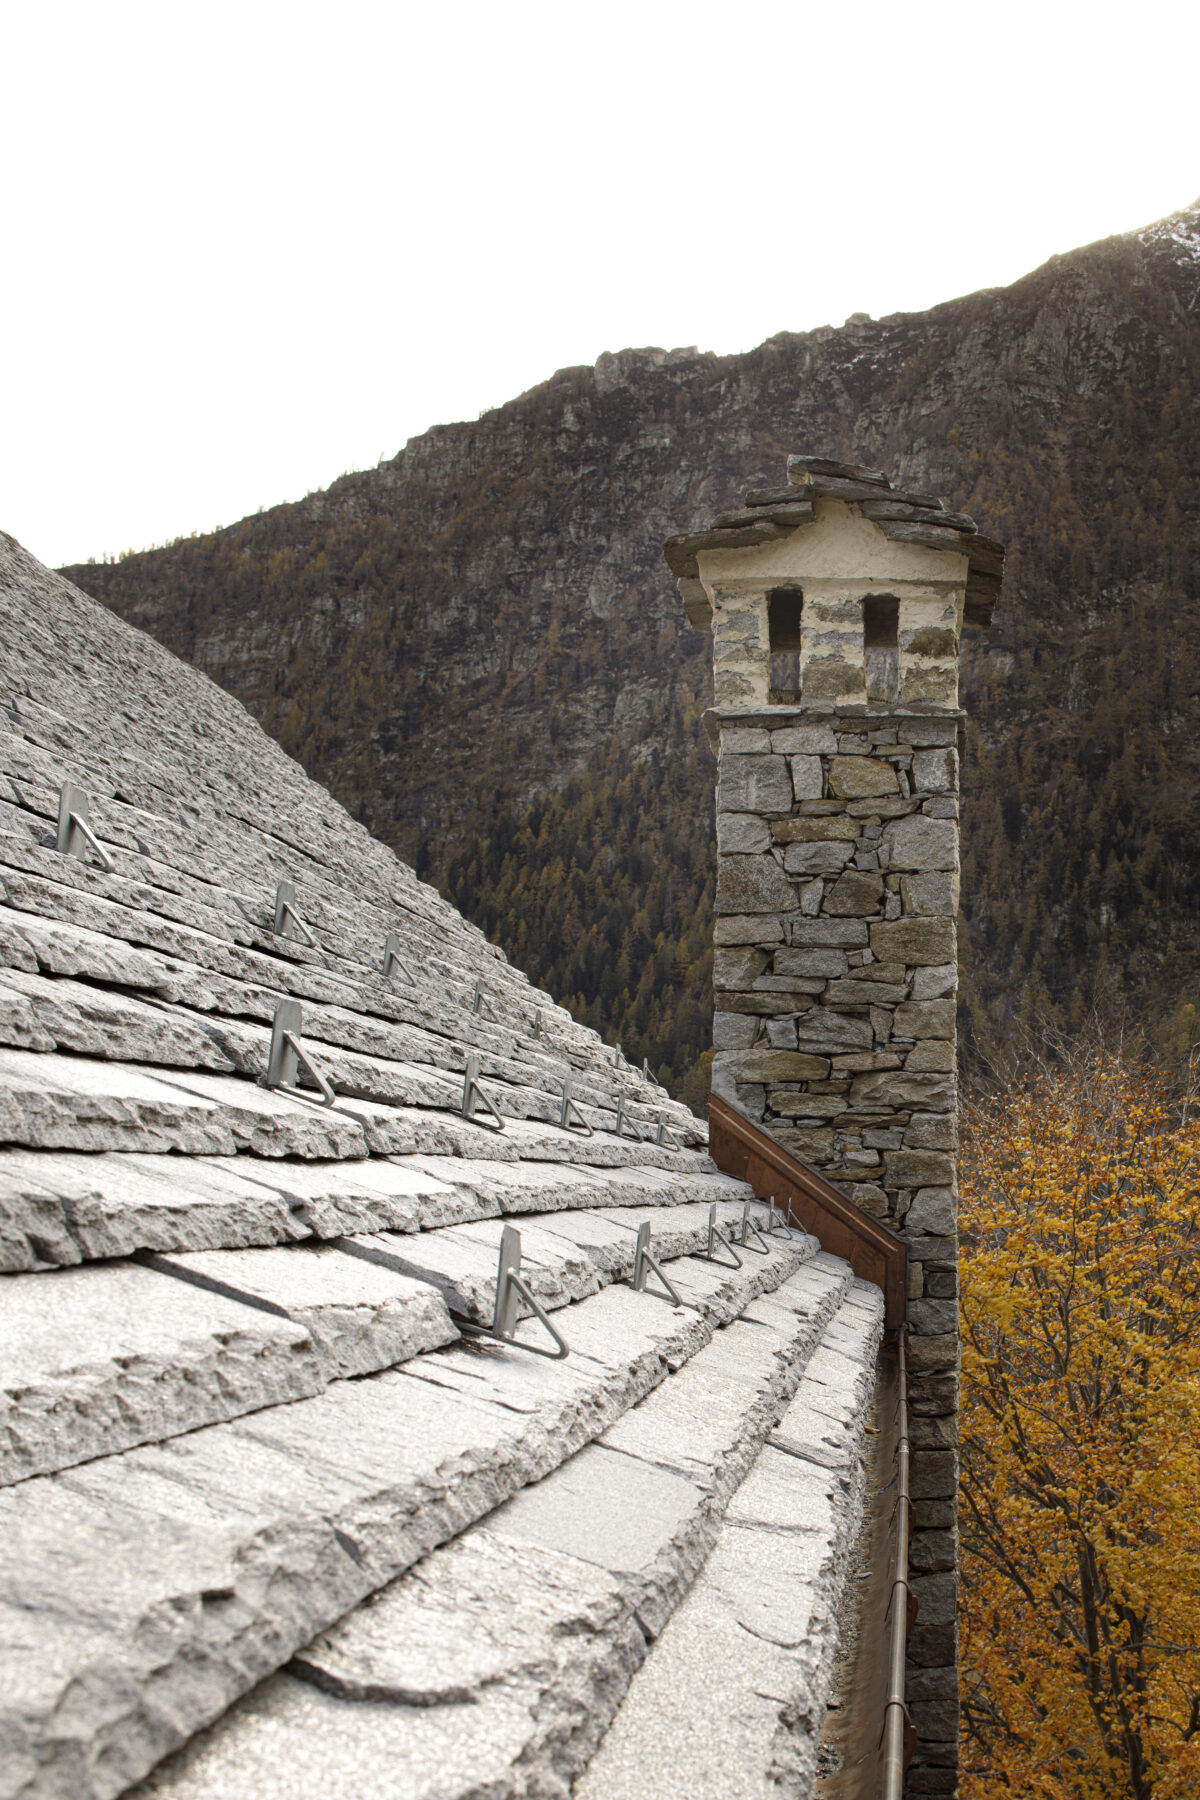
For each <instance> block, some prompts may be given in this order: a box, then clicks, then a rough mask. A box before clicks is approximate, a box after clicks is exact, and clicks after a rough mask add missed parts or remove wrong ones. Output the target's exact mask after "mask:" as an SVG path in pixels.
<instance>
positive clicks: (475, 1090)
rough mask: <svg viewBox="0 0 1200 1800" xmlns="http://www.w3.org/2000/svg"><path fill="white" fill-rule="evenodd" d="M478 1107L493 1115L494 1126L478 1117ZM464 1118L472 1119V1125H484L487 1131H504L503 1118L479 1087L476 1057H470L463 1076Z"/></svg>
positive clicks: (477, 1059)
mask: <svg viewBox="0 0 1200 1800" xmlns="http://www.w3.org/2000/svg"><path fill="white" fill-rule="evenodd" d="M477 1106H482V1107H485V1108H486V1109H487V1111H488V1112H490V1113H491V1115H492V1118H493V1119H494V1120H495V1124H494V1125H493V1124H492V1123H491V1122H490V1121H489V1120H487V1119H481V1118H480V1117H479V1116H478V1114H477V1113H476V1111H475V1108H476V1107H477ZM462 1116H463V1118H464V1119H470V1121H471V1123H472V1125H482V1126H483V1127H484V1129H485V1130H487V1131H503V1130H504V1119H503V1117H502V1116H501V1114H500V1113H499V1112H498V1111H497V1109H496V1108H495V1107H494V1106H493V1105H492V1103H491V1101H490V1100H489V1099H488V1097H487V1095H486V1094H485V1093H484V1091H483V1089H482V1088H481V1087H480V1085H479V1058H478V1057H477V1056H475V1055H471V1056H468V1058H467V1067H466V1073H465V1074H464V1076H463V1092H462Z"/></svg>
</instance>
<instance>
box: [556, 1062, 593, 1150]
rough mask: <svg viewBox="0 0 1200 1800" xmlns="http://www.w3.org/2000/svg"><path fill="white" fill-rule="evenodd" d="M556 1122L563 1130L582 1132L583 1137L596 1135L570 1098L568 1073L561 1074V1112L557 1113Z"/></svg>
mask: <svg viewBox="0 0 1200 1800" xmlns="http://www.w3.org/2000/svg"><path fill="white" fill-rule="evenodd" d="M572 1114H574V1117H572ZM558 1122H559V1124H560V1125H561V1127H562V1129H563V1130H564V1131H579V1132H582V1133H583V1135H584V1137H594V1136H595V1135H596V1134H595V1132H594V1131H593V1130H592V1128H591V1126H590V1125H589V1124H588V1122H587V1120H586V1119H585V1118H584V1116H583V1114H582V1113H581V1112H580V1110H579V1108H578V1106H577V1105H576V1104H575V1101H574V1100H573V1099H572V1098H571V1077H570V1076H569V1075H564V1076H563V1084H562V1112H561V1113H560V1114H559V1119H558Z"/></svg>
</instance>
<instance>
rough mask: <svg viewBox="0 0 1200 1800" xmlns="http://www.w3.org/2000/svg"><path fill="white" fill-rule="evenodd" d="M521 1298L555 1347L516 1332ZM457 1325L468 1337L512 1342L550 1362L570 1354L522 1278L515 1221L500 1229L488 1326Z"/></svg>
mask: <svg viewBox="0 0 1200 1800" xmlns="http://www.w3.org/2000/svg"><path fill="white" fill-rule="evenodd" d="M522 1301H524V1302H525V1305H526V1306H527V1307H528V1308H529V1310H530V1312H531V1313H532V1314H533V1315H534V1316H535V1317H536V1318H538V1319H540V1320H541V1322H542V1324H543V1325H544V1326H545V1327H546V1330H547V1331H548V1332H549V1333H550V1336H551V1337H552V1338H553V1339H554V1342H555V1345H556V1348H555V1349H553V1350H543V1349H541V1348H539V1346H538V1345H537V1344H527V1343H525V1342H524V1340H523V1339H522V1338H519V1337H517V1336H516V1335H515V1333H516V1329H517V1326H518V1325H519V1324H520V1322H521V1318H522V1316H523V1315H522V1313H521V1302H522ZM460 1329H461V1330H462V1331H463V1333H464V1335H465V1336H467V1337H474V1338H494V1339H495V1341H496V1342H497V1343H498V1344H515V1345H516V1347H517V1349H518V1350H528V1352H529V1354H530V1356H548V1357H549V1358H550V1360H551V1361H552V1362H561V1361H562V1359H563V1358H564V1357H565V1356H569V1355H570V1354H571V1349H570V1345H569V1344H568V1343H567V1341H566V1339H565V1338H564V1337H563V1335H562V1333H561V1332H559V1331H556V1330H555V1328H554V1326H553V1325H552V1324H551V1322H550V1320H549V1319H548V1318H547V1316H546V1311H545V1308H544V1307H543V1306H542V1305H541V1303H540V1302H539V1301H538V1300H537V1299H536V1298H535V1296H534V1295H533V1294H532V1293H531V1292H530V1289H529V1287H528V1286H527V1284H526V1283H525V1282H524V1281H523V1280H522V1279H521V1234H520V1232H519V1231H518V1230H517V1229H516V1227H515V1226H514V1225H506V1226H505V1227H504V1230H503V1231H502V1232H501V1233H500V1264H499V1267H498V1269H497V1270H496V1305H495V1309H494V1311H493V1313H492V1324H491V1329H490V1330H488V1329H487V1328H486V1327H484V1326H478V1325H469V1324H462V1323H461V1321H460Z"/></svg>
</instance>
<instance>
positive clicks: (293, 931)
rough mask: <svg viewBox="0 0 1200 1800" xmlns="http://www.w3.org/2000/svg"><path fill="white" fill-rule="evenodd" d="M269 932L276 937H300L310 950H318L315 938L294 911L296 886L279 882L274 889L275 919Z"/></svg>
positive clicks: (290, 882) (292, 882)
mask: <svg viewBox="0 0 1200 1800" xmlns="http://www.w3.org/2000/svg"><path fill="white" fill-rule="evenodd" d="M271 930H272V931H273V932H274V933H275V935H276V937H286V938H290V937H301V938H303V939H304V942H305V943H306V944H307V945H308V947H309V949H310V950H316V949H319V948H320V946H319V945H318V943H317V940H316V938H315V937H314V936H313V934H312V932H311V931H310V930H309V929H308V926H307V925H306V924H305V923H304V920H303V919H302V918H301V917H300V914H299V913H298V912H297V911H296V884H295V882H294V881H281V882H280V884H279V886H278V887H277V888H276V889H275V918H274V922H273V923H272V926H271Z"/></svg>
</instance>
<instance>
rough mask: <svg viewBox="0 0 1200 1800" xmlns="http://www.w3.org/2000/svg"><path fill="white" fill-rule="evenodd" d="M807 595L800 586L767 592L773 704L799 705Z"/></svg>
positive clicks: (770, 700) (771, 703) (771, 698)
mask: <svg viewBox="0 0 1200 1800" xmlns="http://www.w3.org/2000/svg"><path fill="white" fill-rule="evenodd" d="M803 610H804V595H803V593H802V591H801V590H800V589H799V588H798V587H779V588H772V589H771V591H770V593H769V594H768V595H767V635H768V639H769V642H770V646H771V691H770V697H769V703H770V705H772V706H799V704H800V615H801V613H802V612H803Z"/></svg>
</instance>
